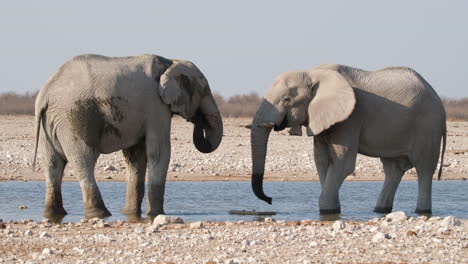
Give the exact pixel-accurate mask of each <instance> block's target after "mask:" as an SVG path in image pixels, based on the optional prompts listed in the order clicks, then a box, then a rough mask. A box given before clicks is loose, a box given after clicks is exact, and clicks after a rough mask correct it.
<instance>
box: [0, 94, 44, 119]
mask: <svg viewBox="0 0 468 264" xmlns="http://www.w3.org/2000/svg"><path fill="white" fill-rule="evenodd" d="M37 93H38V92H35V93H26V94H22V95H21V94H16V93H12V92H9V93H4V94H0V115H34V102H35V101H36V96H37Z"/></svg>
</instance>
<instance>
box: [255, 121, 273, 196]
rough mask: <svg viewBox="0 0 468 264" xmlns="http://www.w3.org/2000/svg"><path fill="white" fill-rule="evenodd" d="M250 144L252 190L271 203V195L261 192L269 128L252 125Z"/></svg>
mask: <svg viewBox="0 0 468 264" xmlns="http://www.w3.org/2000/svg"><path fill="white" fill-rule="evenodd" d="M251 129H252V130H251V134H250V144H251V148H252V190H253V192H254V194H255V196H257V197H258V198H259V199H260V200H263V201H265V202H267V203H269V204H271V200H272V199H271V197H268V196H266V195H265V193H264V192H263V175H264V173H265V158H266V152H267V145H268V136H269V135H270V132H271V128H261V127H257V126H256V125H255V122H254V123H253V125H252V128H251Z"/></svg>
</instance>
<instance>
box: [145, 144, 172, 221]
mask: <svg viewBox="0 0 468 264" xmlns="http://www.w3.org/2000/svg"><path fill="white" fill-rule="evenodd" d="M148 141H149V142H148ZM152 142H157V141H156V140H148V139H147V149H148V150H147V153H148V154H147V155H148V204H147V212H146V215H147V216H148V217H150V218H153V217H156V216H158V215H160V214H165V213H164V192H165V188H166V176H167V169H168V167H169V160H170V156H171V145H170V138H169V135H167V140H162V141H160V144H159V146H151V145H152Z"/></svg>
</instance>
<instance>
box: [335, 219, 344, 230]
mask: <svg viewBox="0 0 468 264" xmlns="http://www.w3.org/2000/svg"><path fill="white" fill-rule="evenodd" d="M345 227H346V225H345V223H344V222H343V221H335V222H334V223H333V230H335V231H338V230H343V229H345Z"/></svg>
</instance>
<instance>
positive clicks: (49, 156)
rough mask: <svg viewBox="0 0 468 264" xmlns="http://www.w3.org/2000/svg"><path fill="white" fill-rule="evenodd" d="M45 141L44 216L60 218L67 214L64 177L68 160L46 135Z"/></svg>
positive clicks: (43, 139) (43, 140)
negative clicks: (64, 200)
mask: <svg viewBox="0 0 468 264" xmlns="http://www.w3.org/2000/svg"><path fill="white" fill-rule="evenodd" d="M41 141H42V142H45V143H44V152H43V153H44V156H43V162H44V171H45V173H46V197H45V208H44V213H43V215H44V217H47V218H50V219H57V220H60V219H61V218H63V216H65V215H66V214H67V212H66V211H65V209H64V208H63V200H62V178H63V170H64V168H65V165H66V161H65V160H64V159H63V158H62V157H61V156H60V155H59V154H58V153H57V152H56V151H55V150H54V149H53V147H52V146H51V145H50V144H49V142H48V141H47V140H46V139H45V137H43V138H42V140H41Z"/></svg>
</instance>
